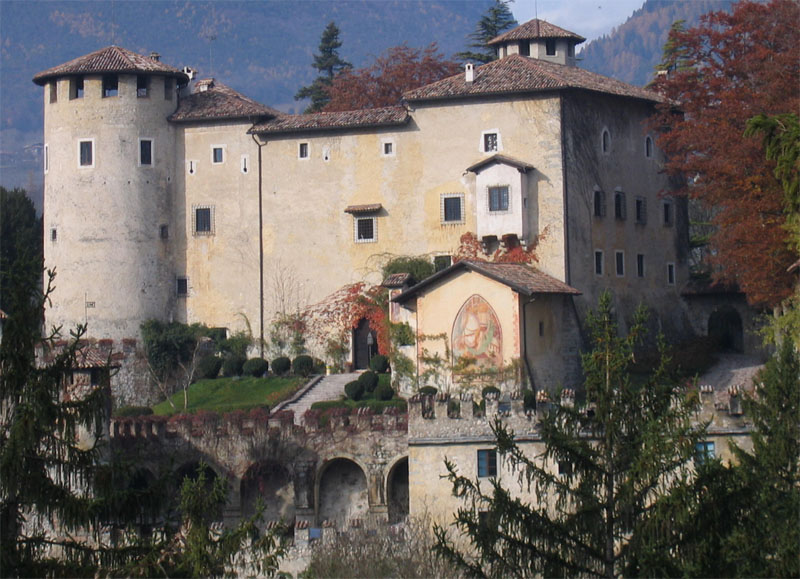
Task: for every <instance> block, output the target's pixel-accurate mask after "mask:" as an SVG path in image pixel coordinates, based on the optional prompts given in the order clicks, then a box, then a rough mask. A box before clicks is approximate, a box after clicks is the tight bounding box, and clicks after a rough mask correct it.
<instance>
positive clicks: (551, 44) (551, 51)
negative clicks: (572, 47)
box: [544, 38, 556, 56]
mask: <svg viewBox="0 0 800 579" xmlns="http://www.w3.org/2000/svg"><path fill="white" fill-rule="evenodd" d="M544 43H545V51H546V53H547V56H555V55H556V39H555V38H547V39H545V41H544Z"/></svg>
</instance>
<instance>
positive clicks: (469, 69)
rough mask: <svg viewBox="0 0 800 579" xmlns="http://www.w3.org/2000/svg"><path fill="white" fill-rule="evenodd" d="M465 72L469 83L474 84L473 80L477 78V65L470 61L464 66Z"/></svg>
mask: <svg viewBox="0 0 800 579" xmlns="http://www.w3.org/2000/svg"><path fill="white" fill-rule="evenodd" d="M464 72H465V73H466V80H467V84H472V81H473V80H475V65H474V64H472V63H471V62H468V63H467V64H466V65H465V66H464Z"/></svg>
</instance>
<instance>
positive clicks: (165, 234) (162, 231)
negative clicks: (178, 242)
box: [159, 225, 169, 239]
mask: <svg viewBox="0 0 800 579" xmlns="http://www.w3.org/2000/svg"><path fill="white" fill-rule="evenodd" d="M159 236H160V237H161V239H169V225H162V226H160V227H159Z"/></svg>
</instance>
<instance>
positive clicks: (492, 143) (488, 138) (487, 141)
mask: <svg viewBox="0 0 800 579" xmlns="http://www.w3.org/2000/svg"><path fill="white" fill-rule="evenodd" d="M483 150H484V151H485V152H487V153H491V152H493V151H497V133H484V135H483Z"/></svg>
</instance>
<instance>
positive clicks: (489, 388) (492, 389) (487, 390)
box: [481, 386, 500, 398]
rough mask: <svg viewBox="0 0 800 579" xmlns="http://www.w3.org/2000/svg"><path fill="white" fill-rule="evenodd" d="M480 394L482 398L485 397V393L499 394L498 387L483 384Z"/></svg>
mask: <svg viewBox="0 0 800 579" xmlns="http://www.w3.org/2000/svg"><path fill="white" fill-rule="evenodd" d="M481 394H482V395H483V397H484V398H486V395H487V394H497V395H498V396H499V395H500V388H498V387H497V386H485V387H484V388H483V390H481Z"/></svg>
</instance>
